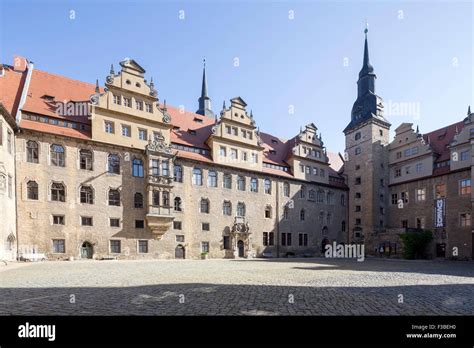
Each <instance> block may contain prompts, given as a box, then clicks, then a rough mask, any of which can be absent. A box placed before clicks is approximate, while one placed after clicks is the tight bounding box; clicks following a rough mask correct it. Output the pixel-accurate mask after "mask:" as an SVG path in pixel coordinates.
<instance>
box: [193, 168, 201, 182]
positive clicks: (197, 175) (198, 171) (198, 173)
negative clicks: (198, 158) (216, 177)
mask: <svg viewBox="0 0 474 348" xmlns="http://www.w3.org/2000/svg"><path fill="white" fill-rule="evenodd" d="M193 185H196V186H202V170H201V169H200V168H194V169H193Z"/></svg>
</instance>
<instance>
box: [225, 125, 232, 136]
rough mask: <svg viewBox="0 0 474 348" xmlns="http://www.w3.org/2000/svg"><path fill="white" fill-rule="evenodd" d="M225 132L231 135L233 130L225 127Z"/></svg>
mask: <svg viewBox="0 0 474 348" xmlns="http://www.w3.org/2000/svg"><path fill="white" fill-rule="evenodd" d="M225 131H226V133H227V134H231V133H232V128H231V127H230V126H225Z"/></svg>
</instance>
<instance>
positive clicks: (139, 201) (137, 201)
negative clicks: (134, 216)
mask: <svg viewBox="0 0 474 348" xmlns="http://www.w3.org/2000/svg"><path fill="white" fill-rule="evenodd" d="M133 204H134V206H135V208H143V195H142V194H141V193H140V192H136V193H135V196H133Z"/></svg>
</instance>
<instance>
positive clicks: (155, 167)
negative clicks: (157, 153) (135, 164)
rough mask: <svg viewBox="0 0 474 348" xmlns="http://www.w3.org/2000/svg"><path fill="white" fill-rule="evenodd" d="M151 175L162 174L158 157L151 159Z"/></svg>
mask: <svg viewBox="0 0 474 348" xmlns="http://www.w3.org/2000/svg"><path fill="white" fill-rule="evenodd" d="M151 175H153V176H158V175H160V161H158V160H157V159H152V160H151Z"/></svg>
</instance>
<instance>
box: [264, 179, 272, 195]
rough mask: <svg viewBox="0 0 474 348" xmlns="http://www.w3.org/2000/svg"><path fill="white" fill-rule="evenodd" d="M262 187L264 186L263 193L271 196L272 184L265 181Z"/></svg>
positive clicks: (268, 180)
mask: <svg viewBox="0 0 474 348" xmlns="http://www.w3.org/2000/svg"><path fill="white" fill-rule="evenodd" d="M264 185H265V193H266V194H267V195H271V194H272V182H271V181H270V179H265V181H264Z"/></svg>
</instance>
